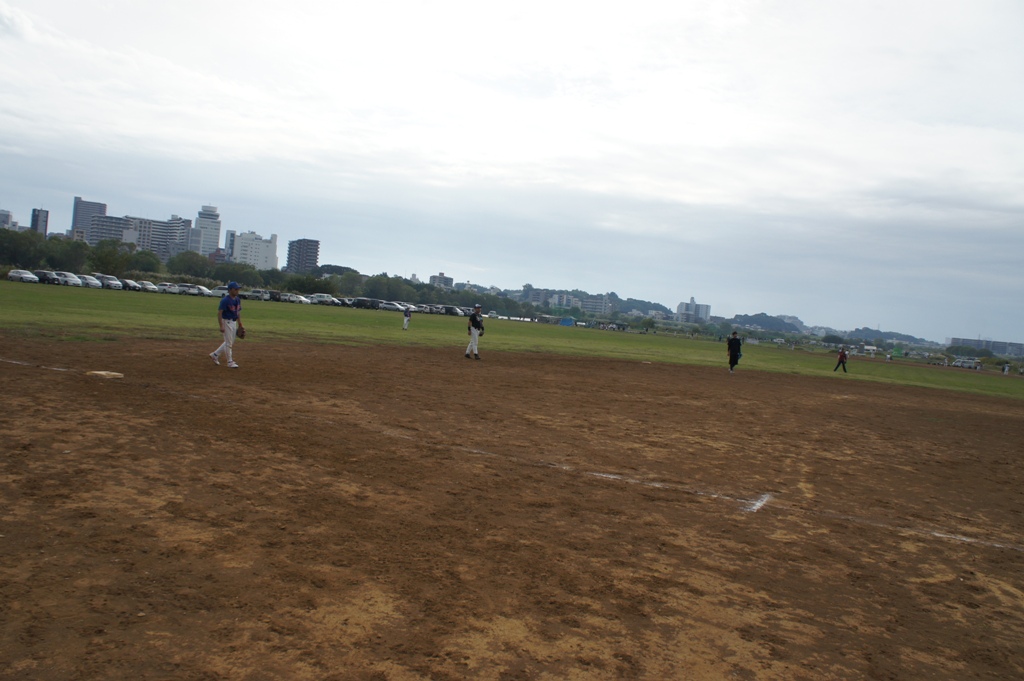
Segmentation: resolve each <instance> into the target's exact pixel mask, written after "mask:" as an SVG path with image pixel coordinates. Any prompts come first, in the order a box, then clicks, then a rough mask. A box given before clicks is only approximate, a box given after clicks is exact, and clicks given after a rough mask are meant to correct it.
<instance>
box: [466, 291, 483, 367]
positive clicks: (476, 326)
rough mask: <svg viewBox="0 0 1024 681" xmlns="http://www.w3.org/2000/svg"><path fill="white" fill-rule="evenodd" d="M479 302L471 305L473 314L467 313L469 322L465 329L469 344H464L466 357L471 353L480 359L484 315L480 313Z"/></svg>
mask: <svg viewBox="0 0 1024 681" xmlns="http://www.w3.org/2000/svg"><path fill="white" fill-rule="evenodd" d="M480 310H481V308H480V303H477V304H476V305H474V306H473V314H471V315H469V324H468V325H467V326H466V330H467V331H468V332H469V345H467V346H466V359H469V357H470V355H471V354H472V356H473V357H475V358H476V359H480V350H479V347H478V346H479V343H480V336H482V335H484V315H483V314H482V313H481V311H480Z"/></svg>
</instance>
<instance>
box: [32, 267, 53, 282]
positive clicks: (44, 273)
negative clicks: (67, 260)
mask: <svg viewBox="0 0 1024 681" xmlns="http://www.w3.org/2000/svg"><path fill="white" fill-rule="evenodd" d="M32 274H34V275H36V276H37V277H38V278H39V283H40V284H59V283H60V277H58V276H57V273H56V272H51V271H50V270H36V271H34V272H33V273H32Z"/></svg>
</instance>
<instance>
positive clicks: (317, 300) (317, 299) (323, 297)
mask: <svg viewBox="0 0 1024 681" xmlns="http://www.w3.org/2000/svg"><path fill="white" fill-rule="evenodd" d="M306 297H307V298H309V302H311V303H314V304H315V305H333V304H334V303H332V302H331V301H332V300H334V296H332V295H331V294H330V293H314V294H312V295H309V296H306Z"/></svg>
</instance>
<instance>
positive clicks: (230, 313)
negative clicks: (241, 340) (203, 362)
mask: <svg viewBox="0 0 1024 681" xmlns="http://www.w3.org/2000/svg"><path fill="white" fill-rule="evenodd" d="M217 321H218V322H219V323H220V332H221V333H222V334H223V335H224V342H223V343H221V345H220V347H219V348H217V349H216V350H214V351H213V352H211V353H210V359H212V360H213V363H214V364H216V365H218V366H220V356H221V355H224V356H225V358H226V359H227V360H228V368H229V369H237V368H238V364H236V363H235V359H234V357H233V356H232V354H231V348H232V346H234V344H235V338H236V337H237V336H238V335H239V332H241V335H242V336H244V335H245V327H244V326H242V299H241V298H239V297H238V282H237V281H233V282H231V283H230V284H228V294H227V295H226V296H224V297H223V298H221V299H220V307H219V308H217Z"/></svg>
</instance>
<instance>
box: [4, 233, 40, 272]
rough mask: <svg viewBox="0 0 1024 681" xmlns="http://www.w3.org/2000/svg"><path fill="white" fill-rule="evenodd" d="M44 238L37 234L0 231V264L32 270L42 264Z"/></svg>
mask: <svg viewBox="0 0 1024 681" xmlns="http://www.w3.org/2000/svg"><path fill="white" fill-rule="evenodd" d="M45 241H46V239H45V237H43V235H42V234H39V233H38V232H32V231H24V232H15V231H14V230H13V229H0V262H2V263H3V264H4V265H14V266H15V268H21V269H26V270H34V269H37V268H38V267H39V265H40V264H42V262H43V255H44V251H43V245H44V242H45Z"/></svg>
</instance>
